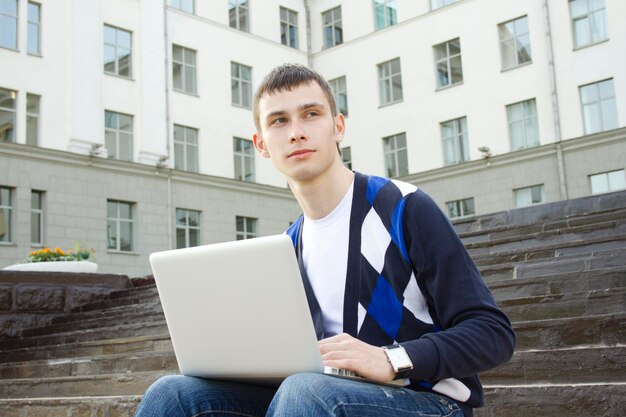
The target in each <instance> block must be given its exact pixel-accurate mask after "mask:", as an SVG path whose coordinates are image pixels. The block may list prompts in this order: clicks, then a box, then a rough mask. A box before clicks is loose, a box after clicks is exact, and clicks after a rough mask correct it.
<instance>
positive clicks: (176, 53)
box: [172, 45, 183, 62]
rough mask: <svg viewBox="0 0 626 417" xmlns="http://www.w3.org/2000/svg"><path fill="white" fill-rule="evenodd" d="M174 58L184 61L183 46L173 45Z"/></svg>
mask: <svg viewBox="0 0 626 417" xmlns="http://www.w3.org/2000/svg"><path fill="white" fill-rule="evenodd" d="M172 59H173V60H174V61H178V62H182V60H183V48H182V47H180V46H178V45H172Z"/></svg>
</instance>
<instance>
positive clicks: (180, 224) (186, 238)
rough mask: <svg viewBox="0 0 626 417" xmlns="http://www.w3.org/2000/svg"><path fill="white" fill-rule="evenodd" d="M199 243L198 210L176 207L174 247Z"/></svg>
mask: <svg viewBox="0 0 626 417" xmlns="http://www.w3.org/2000/svg"><path fill="white" fill-rule="evenodd" d="M198 245H200V212H199V211H195V210H185V209H179V208H177V209H176V249H180V248H190V247H192V246H198Z"/></svg>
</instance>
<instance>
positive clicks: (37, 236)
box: [30, 213, 41, 244]
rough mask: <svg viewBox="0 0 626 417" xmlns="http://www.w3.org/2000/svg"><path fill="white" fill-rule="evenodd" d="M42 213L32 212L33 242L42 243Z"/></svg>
mask: <svg viewBox="0 0 626 417" xmlns="http://www.w3.org/2000/svg"><path fill="white" fill-rule="evenodd" d="M40 219H41V214H39V213H31V214H30V241H31V243H35V244H40V243H41V223H40V221H41V220H40Z"/></svg>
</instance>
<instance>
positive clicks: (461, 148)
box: [439, 116, 471, 166]
mask: <svg viewBox="0 0 626 417" xmlns="http://www.w3.org/2000/svg"><path fill="white" fill-rule="evenodd" d="M463 122H464V123H463ZM448 123H454V126H453V127H454V135H452V136H445V135H444V127H446V126H445V125H446V124H448ZM463 124H464V126H463ZM463 127H464V129H462V128H463ZM439 128H440V130H441V143H442V145H443V164H444V166H448V165H454V164H460V163H462V162H468V161H470V160H471V158H470V152H469V128H468V123H467V116H462V117H457V118H456V119H450V120H446V121H444V122H441V123H439ZM447 141H452V143H453V145H454V153H455V158H454V160H450V159H449V158H447V155H446V148H447V147H446V143H447Z"/></svg>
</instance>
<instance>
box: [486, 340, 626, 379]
mask: <svg viewBox="0 0 626 417" xmlns="http://www.w3.org/2000/svg"><path fill="white" fill-rule="evenodd" d="M480 379H481V381H482V382H483V384H488V385H519V384H538V383H550V384H567V383H571V382H572V381H576V383H602V382H604V383H607V382H624V381H626V346H623V345H622V346H610V347H606V346H602V347H580V348H571V349H554V350H529V351H516V352H515V354H514V355H513V358H511V360H510V361H509V362H507V363H505V364H503V365H500V366H499V367H497V368H494V369H491V370H489V371H487V372H483V373H481V374H480Z"/></svg>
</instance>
